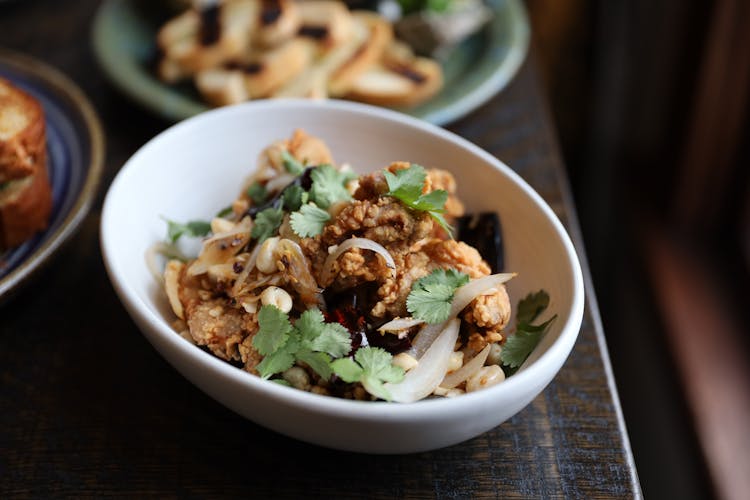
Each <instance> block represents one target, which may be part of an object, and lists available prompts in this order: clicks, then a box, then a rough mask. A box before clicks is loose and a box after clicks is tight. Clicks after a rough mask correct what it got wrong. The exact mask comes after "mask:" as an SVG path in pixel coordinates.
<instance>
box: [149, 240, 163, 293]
mask: <svg viewBox="0 0 750 500" xmlns="http://www.w3.org/2000/svg"><path fill="white" fill-rule="evenodd" d="M166 246H167V245H166V244H165V243H164V242H162V241H160V242H158V243H154V244H153V245H151V246H150V247H148V248H147V249H146V254H145V255H144V258H145V259H146V267H147V268H148V270H149V272H150V273H151V275H152V276H153V277H154V279H155V280H156V282H157V283H159V285H164V276H162V274H161V270H160V269H159V264H157V263H156V257H157V256H158V255H164V252H165V250H166Z"/></svg>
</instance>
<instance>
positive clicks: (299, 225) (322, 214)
mask: <svg viewBox="0 0 750 500" xmlns="http://www.w3.org/2000/svg"><path fill="white" fill-rule="evenodd" d="M330 219H331V216H330V215H329V214H328V212H326V211H325V210H322V209H320V208H318V207H316V206H314V205H311V204H309V203H308V204H307V205H302V206H301V207H300V209H299V211H298V212H294V213H293V214H292V215H291V218H290V223H291V225H292V230H293V231H294V232H295V233H296V234H297V236H300V237H302V238H308V237H313V236H317V235H319V234H320V233H322V232H323V227H325V225H326V222H328V221H329V220H330Z"/></svg>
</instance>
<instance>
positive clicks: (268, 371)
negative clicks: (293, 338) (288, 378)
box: [255, 349, 294, 378]
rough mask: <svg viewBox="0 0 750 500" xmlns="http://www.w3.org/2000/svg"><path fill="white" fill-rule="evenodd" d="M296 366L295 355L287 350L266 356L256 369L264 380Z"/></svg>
mask: <svg viewBox="0 0 750 500" xmlns="http://www.w3.org/2000/svg"><path fill="white" fill-rule="evenodd" d="M292 366H294V355H293V354H292V353H290V352H288V351H287V350H285V349H280V350H278V351H276V352H273V353H271V354H268V355H266V356H265V357H264V358H263V361H261V362H260V363H258V366H256V367H255V369H256V370H258V373H259V374H260V376H261V377H263V378H269V377H270V376H271V375H274V374H276V373H281V372H283V371H285V370H288V369H289V368H291V367H292Z"/></svg>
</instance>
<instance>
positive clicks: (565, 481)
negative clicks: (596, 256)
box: [0, 0, 640, 498]
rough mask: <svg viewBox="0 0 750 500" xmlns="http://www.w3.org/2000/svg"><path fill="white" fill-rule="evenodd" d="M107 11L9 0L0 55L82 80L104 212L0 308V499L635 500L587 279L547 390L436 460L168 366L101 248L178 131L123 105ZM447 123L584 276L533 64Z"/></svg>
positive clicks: (83, 1)
mask: <svg viewBox="0 0 750 500" xmlns="http://www.w3.org/2000/svg"><path fill="white" fill-rule="evenodd" d="M97 5H98V2H96V1H88V0H80V1H76V2H72V1H71V2H59V1H56V0H28V1H16V2H10V3H8V2H3V3H0V46H3V47H6V48H10V49H15V50H19V51H22V52H25V53H27V54H29V55H32V56H34V57H37V58H39V59H42V60H44V61H46V62H48V63H50V64H52V65H53V66H55V67H57V68H58V69H61V70H62V71H63V72H65V73H66V74H67V75H68V76H70V77H71V78H72V79H73V80H74V81H75V82H76V83H78V85H79V86H80V87H81V88H82V89H83V90H84V92H85V93H86V94H87V95H88V97H89V98H90V99H91V101H92V103H93V104H94V106H95V107H96V109H97V111H98V112H99V114H100V117H101V119H102V122H103V124H104V128H105V132H106V135H107V142H108V143H107V159H106V165H105V173H104V177H103V179H102V184H101V186H100V190H99V195H98V198H97V202H96V204H95V206H94V208H93V210H92V212H91V213H90V215H89V216H88V217H87V219H86V221H85V223H84V224H83V227H82V229H81V231H80V232H79V233H78V234H77V235H76V236H75V237H74V238H72V241H71V242H70V243H69V244H68V245H67V246H66V247H65V248H64V249H63V251H62V252H61V253H60V254H59V255H58V256H57V258H55V259H54V261H53V262H52V264H51V265H50V266H48V268H47V269H46V270H45V271H44V272H43V273H42V274H41V275H40V276H38V278H37V279H36V281H35V282H34V283H32V284H31V285H30V286H28V287H26V288H25V289H24V290H23V291H22V292H21V293H20V294H18V295H17V296H16V297H15V298H14V299H12V300H11V301H10V302H8V303H6V304H4V305H3V306H2V307H0V497H2V498H9V497H43V498H48V497H59V496H74V497H104V496H126V497H136V498H140V497H158V498H171V497H209V498H214V497H260V498H267V497H284V498H303V497H344V498H355V497H369V498H610V497H611V498H633V497H639V496H640V487H639V484H638V480H637V475H636V471H635V469H634V466H633V463H632V457H631V454H630V451H629V445H628V441H627V436H626V433H625V429H624V425H623V422H622V419H621V416H620V410H619V403H618V401H617V396H616V392H615V389H614V381H613V379H612V375H611V371H610V369H609V361H608V357H607V353H606V346H605V344H604V340H603V339H604V337H603V334H602V331H601V324H600V321H599V319H598V312H597V309H596V303H595V300H594V294H593V289H592V287H591V283H590V282H589V281H588V279H587V295H588V298H587V307H586V312H585V317H584V322H583V327H582V331H581V334H580V337H579V339H578V342H577V344H576V346H575V348H574V350H573V353H572V354H571V356H570V358H569V359H568V361H567V362H566V364H565V366H564V367H563V369H562V370H561V372H560V373H559V375H558V376H557V377H556V378H555V380H554V381H553V382H552V383H551V384H550V386H549V387H547V389H546V390H545V391H544V392H543V393H542V394H541V395H540V396H539V397H538V398H537V399H536V400H534V401H533V403H532V404H531V405H529V406H528V407H527V408H526V409H524V410H523V411H521V412H520V413H519V414H517V415H516V416H515V417H514V418H513V419H511V420H510V421H508V422H506V423H504V424H502V425H500V426H499V427H498V428H496V429H494V430H492V431H490V432H488V433H486V434H484V435H482V436H480V437H477V438H475V439H473V440H471V441H468V442H466V443H463V444H459V445H456V446H453V447H450V448H447V449H443V450H438V451H434V452H429V453H421V454H416V455H406V456H368V455H360V454H352V453H344V452H339V451H332V450H327V449H324V448H319V447H315V446H312V445H307V444H304V443H300V442H297V441H294V440H291V439H288V438H285V437H283V436H281V435H278V434H276V433H274V432H271V431H268V430H266V429H264V428H262V427H259V426H256V425H255V424H253V423H251V422H249V421H247V420H245V419H243V418H242V417H240V416H238V415H236V414H234V413H232V412H231V411H229V410H227V409H225V408H224V407H222V406H221V405H219V404H218V403H216V402H215V401H213V400H211V399H210V398H209V397H207V396H206V395H204V394H203V393H201V392H200V391H199V390H198V389H196V388H195V387H194V386H192V385H191V384H190V383H189V382H187V381H186V380H185V379H183V378H182V377H181V376H180V375H179V374H178V373H177V372H176V371H175V370H173V369H172V368H171V367H170V366H169V365H168V364H167V363H166V362H165V361H164V360H162V358H161V357H160V356H159V355H158V354H157V353H156V351H155V350H154V349H153V348H152V347H151V346H150V345H149V344H148V342H147V341H146V340H145V339H144V338H143V337H142V336H141V335H140V333H139V332H138V330H137V328H136V326H135V325H134V324H133V322H132V321H131V320H130V318H129V317H128V315H127V314H126V312H125V310H124V309H123V307H122V306H121V305H120V303H119V302H118V300H117V298H116V296H115V294H114V291H113V290H112V288H111V285H110V283H109V281H108V279H107V277H106V275H105V271H104V267H103V264H102V260H101V255H100V251H99V237H98V223H99V213H100V209H101V201H102V197H103V195H104V193H105V192H106V188H107V186H108V185H109V183H110V182H111V180H112V178H113V176H114V175H115V173H116V172H117V170H118V168H119V167H120V166H122V164H123V163H124V161H125V160H126V159H127V158H128V157H129V156H130V155H131V154H132V153H133V152H134V151H135V150H136V149H137V148H138V147H139V146H140V145H142V144H143V143H145V142H146V141H147V140H148V139H149V138H151V137H152V136H153V135H155V134H156V133H158V132H159V131H161V130H163V129H164V128H166V127H167V126H168V125H169V124H168V123H165V122H163V121H161V120H160V119H158V118H156V117H154V116H152V115H151V114H150V113H149V112H147V111H145V110H143V109H141V108H139V107H137V106H136V105H134V104H132V103H131V102H130V101H129V100H127V99H126V98H125V97H123V96H121V95H120V94H118V93H117V91H115V90H114V89H113V87H112V86H111V85H110V84H109V82H107V81H106V80H105V78H104V76H103V75H102V73H101V72H100V71H99V69H98V67H97V66H96V63H95V62H94V60H93V57H92V54H91V48H90V45H89V30H90V23H91V19H92V16H93V14H94V13H95V11H96V7H97ZM449 128H450V129H451V130H453V131H454V132H457V133H458V134H460V135H462V136H464V137H466V138H468V139H469V140H471V141H473V142H475V143H476V144H478V145H479V146H481V147H483V148H485V149H487V150H488V151H490V152H491V153H493V154H495V155H496V156H497V157H498V158H500V159H501V160H503V161H505V162H506V163H507V164H509V165H510V166H511V167H512V168H514V169H515V170H516V171H517V172H518V173H519V174H520V175H521V176H522V177H523V178H525V179H526V180H527V181H528V182H529V183H531V185H532V186H533V187H534V188H536V189H537V190H538V191H539V193H540V194H541V195H542V196H543V197H544V199H545V200H547V202H548V203H550V205H551V206H552V208H553V209H554V210H555V212H556V213H557V214H558V216H559V217H560V218H561V220H562V221H563V222H564V223H565V225H566V227H567V228H568V229H569V231H570V232H571V235H572V237H573V240H574V242H575V243H576V245H577V248H578V250H579V252H580V255H581V258H582V260H583V264H584V267H586V263H585V256H584V255H583V252H582V247H581V238H580V235H579V232H578V227H577V222H576V219H575V209H574V207H573V205H572V203H571V197H570V194H569V188H568V185H567V178H566V175H565V171H564V169H563V167H562V163H561V159H560V155H559V152H558V148H557V144H556V142H555V138H554V133H553V129H552V125H551V122H550V118H549V114H548V112H547V109H546V103H545V101H544V98H543V96H542V92H541V89H540V88H539V82H538V78H537V75H536V73H535V70H534V67H533V63H530V62H529V61H527V63H526V64H525V65H524V66H523V68H522V70H521V72H520V74H519V75H518V76H517V78H516V79H515V80H514V82H513V83H512V85H511V86H510V87H509V88H508V89H506V90H505V91H504V92H502V93H501V94H500V95H499V96H497V97H496V98H494V99H493V100H492V101H491V102H489V103H488V104H487V105H485V106H483V107H482V109H480V110H478V111H477V112H475V113H473V114H471V115H470V116H468V117H466V118H464V119H462V120H461V121H459V122H457V123H455V124H453V125H452V126H450V127H449ZM584 272H585V274H586V276H588V270H587V269H584Z"/></svg>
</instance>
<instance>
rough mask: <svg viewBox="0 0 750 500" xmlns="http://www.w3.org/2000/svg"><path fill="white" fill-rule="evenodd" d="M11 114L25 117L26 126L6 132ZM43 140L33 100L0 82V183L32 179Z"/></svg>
mask: <svg viewBox="0 0 750 500" xmlns="http://www.w3.org/2000/svg"><path fill="white" fill-rule="evenodd" d="M11 112H13V113H14V114H19V113H22V114H23V115H24V118H25V125H24V126H22V127H21V128H20V130H9V125H8V124H7V123H6V120H9V114H10V113H11ZM4 129H5V130H4ZM3 132H5V133H3ZM8 135H10V137H7V136H8ZM3 136H6V137H5V138H3ZM44 139H45V135H44V114H43V111H42V107H41V106H40V105H39V103H38V102H37V101H36V100H35V99H34V98H33V97H31V96H30V95H28V94H27V93H25V92H23V91H21V90H20V89H18V88H16V87H14V86H13V85H11V83H10V82H8V81H7V80H3V79H1V78H0V183H4V182H8V181H12V180H15V179H21V178H23V177H26V176H28V175H32V174H33V173H34V172H35V171H36V169H37V162H38V158H39V156H40V155H42V154H43V153H44V149H45V140H44Z"/></svg>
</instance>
